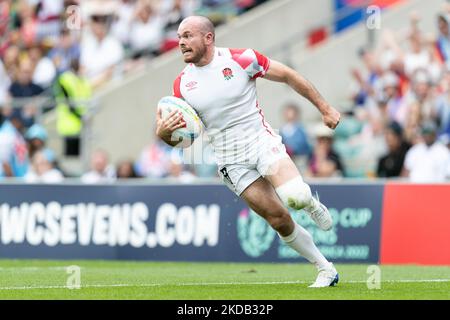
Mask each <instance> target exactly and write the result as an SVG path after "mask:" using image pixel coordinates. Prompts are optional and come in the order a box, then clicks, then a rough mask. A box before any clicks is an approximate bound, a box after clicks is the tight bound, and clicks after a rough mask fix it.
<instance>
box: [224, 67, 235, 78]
mask: <svg viewBox="0 0 450 320" xmlns="http://www.w3.org/2000/svg"><path fill="white" fill-rule="evenodd" d="M222 73H223V76H224V78H225V80H230V79H231V78H233V77H234V76H233V70H231V69H230V68H225V69H223V70H222Z"/></svg>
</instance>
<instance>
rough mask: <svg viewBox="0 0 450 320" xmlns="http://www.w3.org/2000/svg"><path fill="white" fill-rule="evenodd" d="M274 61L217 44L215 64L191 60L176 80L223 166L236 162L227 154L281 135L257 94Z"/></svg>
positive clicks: (176, 90) (176, 89)
mask: <svg viewBox="0 0 450 320" xmlns="http://www.w3.org/2000/svg"><path fill="white" fill-rule="evenodd" d="M269 65H270V60H269V59H268V58H267V57H265V56H264V55H262V54H260V53H259V52H257V51H255V50H253V49H229V48H215V54H214V58H213V60H212V62H211V63H210V64H208V65H206V66H203V67H197V66H195V65H194V64H189V65H187V66H186V68H185V69H184V70H183V72H182V73H181V74H180V75H179V76H178V77H177V79H176V80H175V82H174V86H173V94H174V96H176V97H178V98H182V99H184V100H185V101H186V102H187V103H189V105H191V106H192V107H193V108H194V109H195V110H196V111H197V113H198V115H199V117H200V119H201V120H202V122H203V124H204V125H205V127H206V133H207V135H208V138H209V140H210V142H211V144H212V146H213V149H214V152H215V155H216V158H217V160H218V162H219V164H228V163H230V160H229V159H228V160H226V159H225V157H229V156H230V155H234V156H236V155H238V154H240V153H242V152H243V151H244V149H249V148H250V149H251V148H252V145H253V144H254V143H256V141H258V139H260V138H261V137H263V136H264V135H267V134H269V135H272V136H278V135H277V134H275V132H274V131H273V129H272V128H271V127H270V125H269V124H268V123H267V122H266V121H265V119H264V113H263V111H262V110H261V108H260V107H259V105H258V100H257V94H256V79H257V78H260V77H264V75H265V74H266V72H267V70H268V69H269ZM235 160H236V159H235ZM231 162H233V160H231Z"/></svg>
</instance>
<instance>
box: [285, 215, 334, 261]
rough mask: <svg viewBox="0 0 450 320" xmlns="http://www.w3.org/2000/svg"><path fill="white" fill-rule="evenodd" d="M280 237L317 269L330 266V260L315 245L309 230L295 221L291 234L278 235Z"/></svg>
mask: <svg viewBox="0 0 450 320" xmlns="http://www.w3.org/2000/svg"><path fill="white" fill-rule="evenodd" d="M280 238H281V240H283V241H284V242H285V243H286V244H287V245H288V246H289V247H291V248H292V249H294V250H295V251H297V252H298V253H299V254H300V255H301V256H303V257H305V258H306V259H307V260H308V261H309V262H311V263H313V264H315V266H316V267H317V269H324V268H328V267H329V266H330V262H328V260H327V259H326V258H325V257H324V255H323V254H322V253H321V252H320V251H319V249H318V248H317V247H316V245H315V244H314V242H313V238H312V236H311V235H310V234H309V232H308V231H307V230H306V229H304V228H303V227H302V226H300V225H298V224H297V223H295V228H294V232H292V234H291V235H289V236H287V237H282V236H281V235H280Z"/></svg>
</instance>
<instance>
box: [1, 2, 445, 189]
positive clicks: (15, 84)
mask: <svg viewBox="0 0 450 320" xmlns="http://www.w3.org/2000/svg"><path fill="white" fill-rule="evenodd" d="M262 2H264V1H263V0H164V1H163V0H159V1H158V0H120V1H119V0H117V1H110V0H103V1H98V0H92V1H81V2H80V1H78V0H18V1H12V0H0V58H1V59H0V111H1V112H0V164H1V166H0V178H1V177H19V178H24V179H25V180H26V181H29V182H39V181H40V182H58V181H61V180H62V179H64V177H67V176H68V175H69V174H67V173H65V172H63V171H62V170H61V169H60V166H59V165H58V159H57V157H56V156H55V152H54V151H52V150H51V149H49V148H48V146H47V140H48V133H47V131H46V130H45V128H43V127H42V126H41V125H40V124H39V123H38V122H39V121H37V120H38V119H37V118H38V117H39V116H40V114H41V113H42V112H48V111H50V110H53V109H54V110H56V112H55V114H56V127H57V131H58V135H59V136H61V137H62V138H63V141H64V155H65V156H79V154H80V138H81V132H82V128H83V115H84V114H85V112H86V110H87V102H86V101H87V100H89V98H91V96H92V92H93V90H95V89H96V88H98V87H99V86H101V85H102V84H104V83H105V82H107V81H110V80H111V79H113V78H114V77H115V76H116V75H117V74H121V73H122V72H126V71H129V70H134V68H138V67H139V66H140V65H142V61H147V60H148V59H151V58H153V57H155V56H157V55H159V54H161V53H164V52H167V51H168V50H171V49H173V48H174V47H176V46H177V41H178V40H177V35H176V28H177V26H178V24H179V22H180V21H181V20H182V19H183V18H184V17H186V16H189V15H191V14H202V15H206V16H209V17H210V18H211V19H212V20H213V22H214V23H215V24H216V25H218V24H220V23H223V22H226V21H228V20H229V19H230V18H232V17H234V16H236V15H238V14H240V13H242V12H245V11H247V10H249V9H251V8H253V7H254V6H256V5H259V4H260V3H262ZM80 4H81V6H79V5H80ZM74 5H75V6H76V7H73V6H74ZM74 8H75V9H77V8H80V12H78V11H77V10H75V9H74ZM78 15H79V16H78ZM78 18H81V19H79V20H77V19H78ZM429 31H430V30H427V31H425V30H422V29H421V24H420V16H419V14H417V13H413V14H411V17H410V23H409V25H407V26H405V30H401V31H398V32H394V31H390V30H383V31H382V35H381V37H380V39H379V41H378V43H377V44H376V46H374V47H373V48H372V47H370V48H369V47H364V48H361V49H360V51H359V52H358V56H359V58H360V65H361V66H360V67H357V68H355V69H354V70H352V71H351V75H352V77H353V80H354V81H353V84H352V88H351V94H350V101H351V104H350V106H349V107H346V108H345V110H344V111H343V118H342V121H341V123H340V125H339V126H338V128H337V130H335V131H334V132H333V131H331V130H327V128H325V127H324V126H323V125H322V124H317V126H313V127H310V126H308V127H305V126H304V125H303V124H302V120H301V108H300V107H299V106H298V105H296V104H294V103H290V104H288V105H287V106H285V108H284V109H283V118H284V120H285V124H284V125H283V126H282V128H281V130H280V133H281V135H282V138H283V142H284V143H285V145H286V147H287V150H288V152H289V154H290V155H291V156H292V158H293V159H294V160H295V162H296V164H297V165H298V166H299V168H300V169H301V171H302V173H303V174H304V175H305V176H306V177H319V178H330V177H353V178H367V177H381V178H395V177H405V178H409V179H411V180H412V181H416V182H430V181H432V182H439V181H445V180H448V179H449V178H450V151H449V147H450V10H448V11H443V12H442V13H441V14H440V15H439V16H438V17H436V27H435V30H433V32H432V33H431V34H428V33H427V32H429ZM118 69H119V70H118ZM43 96H50V97H51V98H52V100H51V101H53V103H50V104H48V105H47V104H42V103H41V100H39V99H38V97H43ZM43 101H46V100H43ZM338 107H340V106H338ZM341 109H342V106H341ZM178 151H179V150H178ZM178 151H177V150H176V149H172V148H169V147H167V146H166V145H164V144H163V143H162V142H160V141H158V140H157V141H156V142H154V143H152V144H151V145H149V146H147V147H145V148H144V149H143V151H142V153H141V155H140V156H139V157H138V159H129V160H124V161H120V162H119V163H117V164H115V165H113V164H111V163H110V161H109V159H108V154H107V153H106V152H105V151H102V150H97V151H95V152H94V153H93V155H92V159H91V161H90V171H89V172H86V173H85V174H83V175H82V176H81V178H82V180H83V181H84V182H86V183H97V182H111V181H115V180H116V179H121V178H138V177H143V178H173V179H176V180H177V181H181V182H191V181H193V179H195V178H196V177H214V176H216V167H215V165H214V164H213V163H214V161H213V160H211V161H210V162H209V163H208V164H204V165H198V166H195V165H192V166H186V165H183V161H181V158H182V155H181V154H180V153H179V152H178ZM204 156H205V157H206V158H210V159H212V158H213V155H212V152H211V150H209V149H208V148H207V149H205V155H204Z"/></svg>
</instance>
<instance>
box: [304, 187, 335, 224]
mask: <svg viewBox="0 0 450 320" xmlns="http://www.w3.org/2000/svg"><path fill="white" fill-rule="evenodd" d="M303 210H304V211H305V212H306V213H307V214H308V215H309V216H310V217H311V219H312V220H313V221H314V222H315V223H316V224H317V226H318V227H319V228H320V229H322V230H324V231H328V230H331V228H332V227H333V219H332V218H331V215H330V212H328V208H327V207H325V205H323V204H322V203H321V202H320V200H319V196H318V194H317V193H316V196H315V197H314V196H312V197H311V204H310V205H309V206H307V207H304V208H303Z"/></svg>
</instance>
